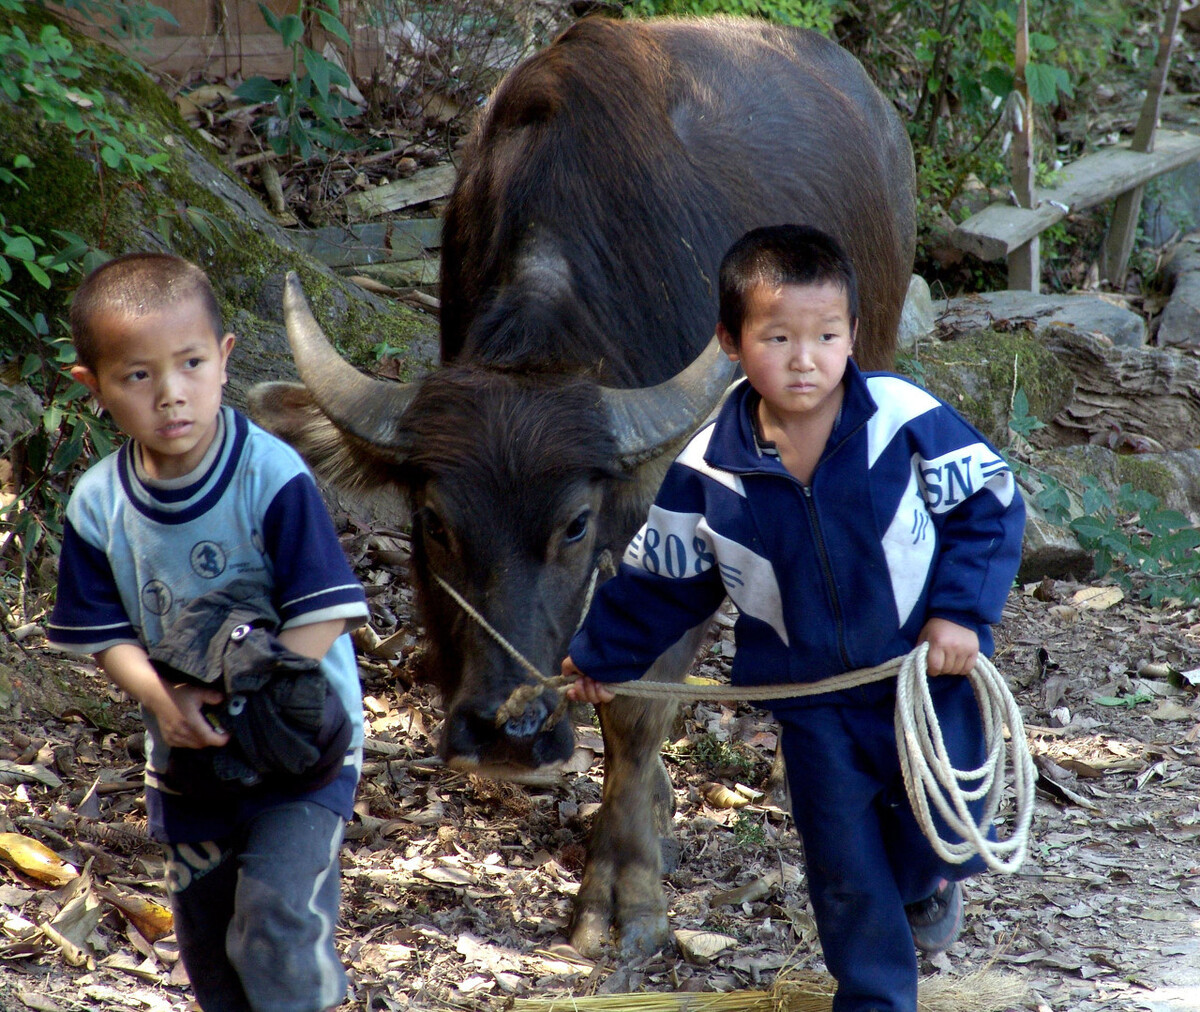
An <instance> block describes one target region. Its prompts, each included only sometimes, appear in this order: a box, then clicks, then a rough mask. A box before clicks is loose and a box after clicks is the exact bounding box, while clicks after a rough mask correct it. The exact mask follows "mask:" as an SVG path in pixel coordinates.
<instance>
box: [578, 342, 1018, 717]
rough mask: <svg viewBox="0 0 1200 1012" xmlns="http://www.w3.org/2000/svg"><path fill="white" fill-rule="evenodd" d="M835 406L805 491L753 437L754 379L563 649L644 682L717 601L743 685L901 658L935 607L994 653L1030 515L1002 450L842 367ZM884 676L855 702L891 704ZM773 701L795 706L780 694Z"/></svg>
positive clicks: (691, 457) (926, 405) (669, 479)
mask: <svg viewBox="0 0 1200 1012" xmlns="http://www.w3.org/2000/svg"><path fill="white" fill-rule="evenodd" d="M844 383H845V396H844V399H843V403H842V408H841V413H840V416H839V418H838V420H837V422H836V424H835V425H834V428H833V431H832V433H831V434H830V437H829V440H828V443H827V444H826V447H825V451H824V453H823V454H822V456H821V458H820V461H819V462H818V464H817V467H816V470H815V471H814V472H813V475H812V480H811V481H810V482H809V484H808V485H807V486H805V485H803V484H802V483H801V482H799V481H798V480H797V479H796V478H795V477H793V476H792V475H791V474H790V473H789V472H788V471H787V470H786V469H785V468H784V467H783V465H782V463H781V462H780V461H779V458H778V457H777V456H776V455H774V454H773V453H771V452H770V446H769V444H766V445H765V446H764V445H763V444H761V443H760V441H759V440H758V439H756V437H755V428H754V423H753V421H752V417H753V415H752V412H753V410H754V408H755V406H756V404H757V402H758V394H757V393H756V392H755V391H754V390H753V388H752V387H751V386H750V385H749V384H748V383H746V382H745V381H743V382H741V383H740V384H738V385H737V386H736V387H734V389H733V390H732V391H731V393H730V395H729V397H728V398H727V399H726V401H725V404H724V405H723V406H722V408H721V410H720V411H719V413H718V415H717V417H716V418H715V420H714V421H713V422H711V423H710V424H708V425H706V426H705V427H704V428H702V429H700V431H699V432H697V433H696V435H695V436H694V437H693V438H692V439H691V440H690V442H689V443H688V444H687V446H686V447H685V448H684V449H683V451H682V452H681V453H680V454H679V456H678V457H677V458H676V459H675V461H674V463H673V464H672V465H671V467H670V469H669V470H668V472H667V475H666V477H665V479H664V481H663V484H662V487H661V488H660V490H659V493H658V496H657V498H656V500H655V502H654V505H653V506H652V507H651V509H650V512H649V515H648V517H647V520H646V522H645V524H644V525H643V527H642V529H641V530H640V531H639V532H638V533H637V534H636V535H635V536H634V538H633V539H632V541H631V542H630V544H629V546H628V548H627V550H626V552H625V555H624V558H623V559H622V564H621V566H620V568H619V571H618V574H617V576H616V577H615V578H613V579H611V580H609V581H608V582H607V583H605V584H604V585H603V586H602V587H601V588H600V589H599V590H598V591H597V593H596V599H595V602H594V603H593V605H592V608H591V610H590V612H589V614H588V616H587V619H586V621H585V622H584V624H583V626H582V628H581V629H580V631H579V632H578V633H577V635H576V636H575V638H574V640H573V641H572V643H571V650H570V653H571V657H572V659H573V660H574V661H575V663H576V664H577V665H578V666H579V668H580V669H581V670H582V671H584V672H586V673H587V674H588V675H589V676H591V677H592V678H594V679H596V680H597V681H625V680H629V679H634V678H638V677H640V676H641V675H642V674H643V673H644V672H645V671H646V669H647V668H649V666H650V665H651V664H652V663H653V662H654V660H655V659H656V658H657V657H658V656H659V654H661V653H662V652H663V651H664V650H665V649H666V648H667V647H669V646H670V645H671V644H672V643H674V642H675V640H677V639H678V638H679V637H680V636H681V635H682V634H683V633H684V632H686V631H687V630H688V629H690V628H692V627H693V626H695V625H697V624H699V623H700V622H702V621H704V620H705V619H706V618H708V617H709V616H710V615H711V614H712V612H713V611H714V610H715V609H716V608H717V606H718V605H719V604H720V603H721V601H722V600H723V598H724V596H725V595H726V594H728V596H729V597H730V598H731V599H732V600H733V602H734V604H735V605H736V606H737V609H738V619H737V625H736V628H735V634H736V639H737V653H736V655H735V657H734V660H733V672H732V679H733V682H734V684H738V685H749V684H761V683H780V682H809V681H814V680H817V679H821V678H825V677H827V676H829V675H834V674H839V673H841V672H843V671H847V670H849V669H852V668H860V667H868V666H873V665H876V664H881V663H883V662H884V661H887V660H890V659H891V658H893V657H897V656H900V655H902V654H905V653H908V652H909V651H910V650H911V649H912V648H913V647H914V646H915V645H916V640H917V636H918V634H919V633H920V630H921V627H922V626H923V625H924V623H925V622H926V620H927V619H928V618H930V617H934V616H937V617H941V618H946V619H950V620H951V621H953V622H956V623H958V624H960V625H963V626H966V627H968V628H971V629H974V630H975V631H976V632H977V633H978V635H979V641H980V648H981V650H982V651H983V652H984V653H985V654H989V655H990V653H991V651H992V647H993V641H992V636H991V631H990V628H989V627H990V625H991V624H992V623H994V622H996V621H997V620H998V619H999V618H1000V615H1001V611H1002V609H1003V606H1004V601H1005V599H1006V598H1007V596H1008V592H1009V588H1010V587H1011V585H1012V582H1013V578H1014V577H1015V576H1016V572H1017V567H1018V564H1019V562H1020V555H1021V536H1022V531H1023V529H1024V517H1025V508H1024V504H1023V502H1022V501H1021V497H1020V495H1019V493H1018V492H1017V488H1016V483H1015V481H1014V480H1013V475H1012V472H1011V471H1010V470H1009V468H1008V465H1007V464H1006V463H1005V461H1004V459H1003V458H1002V457H1001V456H1000V454H999V453H998V452H997V451H996V450H995V449H994V448H993V447H991V446H990V445H989V444H988V442H987V441H986V440H985V439H984V437H983V436H981V435H980V434H979V432H977V431H976V430H975V429H974V428H972V427H971V426H970V425H969V424H968V423H967V422H966V421H964V420H963V418H962V417H961V416H960V415H959V414H958V413H957V412H956V411H954V410H953V409H952V408H951V407H950V406H949V405H947V404H946V403H945V402H943V401H941V400H939V399H938V398H936V397H934V396H933V395H932V394H930V393H928V392H927V391H925V390H924V389H922V388H921V387H919V386H917V385H916V384H915V383H912V382H911V381H909V380H907V379H905V378H903V377H901V376H896V375H892V374H889V373H862V372H860V371H859V369H858V368H857V366H856V365H855V364H854V363H853V362H849V363H848V364H847V369H846V377H845V380H844ZM891 690H892V687H891V686H890V685H889V684H888V683H882V684H877V685H873V686H866V687H864V690H862V691H860V690H845V692H844V693H840V694H838V695H837V696H830V695H822V696H817V697H802V698H797V699H795V700H793V703H794V704H797V705H805V700H806V699H807V700H811V701H813V702H814V703H816V702H819V703H828V702H831V701H836V699H838V698H839V697H842V696H845V695H847V694H849V695H850V696H852V697H853V698H859V699H864V700H865V699H870V698H881V697H882V696H883V695H886V694H887V693H889V692H890V691H891ZM779 705H787V704H786V703H781V704H779Z"/></svg>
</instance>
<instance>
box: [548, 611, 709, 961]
mask: <svg viewBox="0 0 1200 1012" xmlns="http://www.w3.org/2000/svg"><path fill="white" fill-rule="evenodd" d="M704 629H705V626H700V627H697V628H696V629H694V630H693V631H692V632H690V633H689V634H688V635H686V636H684V637H683V639H681V640H680V641H679V642H678V643H677V644H676V645H675V646H674V647H672V648H671V649H670V650H668V651H667V652H666V653H665V654H663V656H662V657H660V658H659V660H658V661H657V662H656V663H655V665H654V667H653V668H652V669H651V670H650V671H649V672H648V673H647V675H646V678H648V679H653V680H657V681H678V680H679V678H681V677H682V676H683V673H684V672H685V671H686V670H687V667H688V664H689V663H690V661H691V658H692V656H693V655H694V654H695V652H696V648H697V647H698V646H699V643H700V640H701V639H702V637H703V635H704ZM675 710H676V706H675V704H674V703H659V702H647V701H645V700H639V699H631V698H629V697H624V696H620V697H618V698H617V699H616V700H614V701H613V702H611V703H608V704H605V705H604V706H602V707H600V726H601V729H602V731H603V733H604V793H603V797H602V800H601V805H600V810H599V811H598V812H597V813H596V819H595V823H594V824H593V827H592V835H591V840H590V842H589V844H588V860H587V867H586V868H585V869H584V873H583V881H582V882H581V883H580V886H579V895H578V896H577V898H576V900H575V913H574V917H573V919H572V923H571V943H572V944H573V945H574V946H575V948H576V949H578V950H579V951H580V952H581V953H584V954H585V955H588V956H596V955H598V954H599V953H600V951H601V949H602V948H603V947H604V945H605V944H606V943H607V942H608V941H609V938H610V935H611V930H612V927H613V925H614V924H615V926H616V928H617V930H618V933H619V935H620V943H621V950H622V953H623V954H625V955H630V956H632V955H647V954H649V953H652V952H654V951H655V950H656V949H658V948H661V947H662V946H663V945H664V944H665V943H666V942H667V940H668V938H669V929H668V925H667V904H666V899H665V897H664V895H663V889H662V842H661V838H662V837H663V836H665V835H667V834H668V833H670V830H671V817H672V815H673V814H674V809H675V804H674V800H675V799H674V793H673V791H672V789H671V781H670V779H669V778H668V776H667V770H666V767H665V766H664V765H663V762H662V756H661V749H662V743H663V739H664V738H665V737H666V736H667V733H668V731H669V730H670V727H671V723H672V720H673V719H674V715H675Z"/></svg>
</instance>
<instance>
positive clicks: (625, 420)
mask: <svg viewBox="0 0 1200 1012" xmlns="http://www.w3.org/2000/svg"><path fill="white" fill-rule="evenodd" d="M736 370H737V366H736V365H735V364H734V363H733V362H731V361H730V360H729V359H728V357H726V355H725V353H724V352H723V351H722V350H721V345H720V344H719V343H718V341H717V339H716V337H715V336H714V337H713V339H712V340H711V341H710V342H709V343H708V347H706V348H705V349H704V351H702V352H701V353H700V354H699V356H698V357H697V358H696V359H695V361H693V362H692V364H691V365H689V366H688V367H687V368H685V369H684V370H683V371H681V372H679V373H676V374H675V375H674V376H672V377H671V378H670V379H669V380H666V381H664V382H662V383H659V384H658V385H657V386H652V387H640V388H637V389H629V390H625V389H620V388H615V387H604V388H603V389H602V391H601V393H602V395H603V397H604V404H605V407H606V408H607V409H608V417H609V425H610V427H611V431H612V434H613V436H614V437H615V438H616V440H617V456H618V458H619V459H620V461H621V463H622V465H623V466H625V467H633V466H635V465H637V464H639V463H641V462H642V461H644V460H649V459H650V458H652V457H656V456H658V455H659V454H660V453H662V452H664V451H665V450H666V449H667V448H668V447H669V446H670V445H671V444H672V443H675V442H678V441H679V440H681V439H683V438H684V437H685V436H687V435H689V434H690V433H692V432H694V431H695V430H696V429H698V428H699V427H700V424H701V422H703V421H704V419H705V418H707V417H708V415H709V413H710V412H711V411H712V410H713V408H715V407H716V406H717V403H718V402H719V401H720V400H721V395H722V394H724V392H725V390H726V388H727V387H728V386H729V382H730V380H732V379H733V375H734V373H735V371H736Z"/></svg>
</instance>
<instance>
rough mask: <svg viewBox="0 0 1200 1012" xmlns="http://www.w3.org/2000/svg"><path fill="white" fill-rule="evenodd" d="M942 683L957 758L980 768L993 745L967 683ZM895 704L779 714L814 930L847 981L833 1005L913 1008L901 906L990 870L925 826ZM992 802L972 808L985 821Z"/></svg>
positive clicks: (912, 957) (945, 724) (843, 1011)
mask: <svg viewBox="0 0 1200 1012" xmlns="http://www.w3.org/2000/svg"><path fill="white" fill-rule="evenodd" d="M933 682H934V683H935V684H934V692H935V700H936V702H935V706H936V709H937V713H938V717H939V721H940V723H941V726H942V732H943V734H944V735H945V740H946V747H947V750H948V751H949V754H950V757H951V759H952V761H953V763H954V766H955V767H956V768H957V769H975V768H977V767H978V766H980V765H981V764H982V763H983V761H984V760H985V759H986V752H985V751H984V743H983V730H982V724H981V721H980V717H979V708H978V705H977V703H976V702H975V694H974V692H973V690H972V688H971V685H970V682H969V681H968V680H967V679H966V678H958V677H956V676H943V677H941V678H938V679H935V680H933ZM943 682H944V683H945V684H943V685H939V684H936V683H943ZM894 709H895V701H894V699H893V698H889V699H887V700H885V701H884V702H882V703H878V704H871V705H862V706H846V705H837V706H811V707H795V708H789V709H781V710H780V711H779V712H777V713H776V716H777V717H778V718H779V720H780V722H781V724H782V726H783V753H784V760H785V762H786V763H787V776H788V787H789V789H790V791H791V796H792V812H793V815H794V816H795V819H796V828H797V830H798V831H799V833H800V837H801V839H802V840H803V841H804V860H805V866H806V870H807V873H808V889H809V897H810V899H811V900H812V905H813V912H814V915H815V917H816V922H817V933H818V935H819V936H820V939H821V948H822V950H823V953H824V956H825V965H826V966H827V967H828V968H829V972H830V973H831V974H833V976H834V977H835V978H836V979H837V982H838V989H837V995H836V997H835V998H834V1001H833V1012H916V1009H917V958H916V950H915V949H914V947H913V940H912V932H911V930H910V928H909V925H908V919H907V917H906V916H905V912H904V906H905V904H906V903H913V902H915V901H917V900H921V899H924V898H926V897H927V896H930V895H931V894H932V893H933V892H934V890H935V889H936V887H937V884H938V880H939V879H943V878H945V879H951V880H957V879H962V878H966V877H967V876H968V875H973V874H975V873H976V872H979V871H982V870H983V868H984V867H985V865H984V863H983V861H982V859H981V858H978V857H974V858H972V859H971V860H970V861H968V862H967V863H965V864H960V865H954V864H949V863H947V862H945V861H943V860H942V859H941V858H939V857H938V856H937V854H935V853H934V851H933V848H932V846H931V845H930V844H929V842H928V840H926V838H925V837H924V835H923V834H922V833H921V830H920V829H919V828H918V826H917V823H916V819H915V818H914V816H913V812H912V808H911V806H910V805H909V802H908V798H907V796H906V794H905V791H904V781H903V778H902V775H901V773H900V765H899V759H898V754H897V751H896V735H895V730H894V725H893V720H894ZM964 786H965V787H970V786H973V785H970V784H967V785H964ZM983 804H984V802H983V801H982V800H981V801H979V802H976V803H973V805H972V806H971V807H972V811H973V813H974V815H975V818H976V819H978V818H979V815H980V813H981V811H982V807H983ZM935 814H936V813H935ZM938 821H939V822H940V818H939V820H938ZM939 828H940V829H941V832H942V835H943V837H944V838H946V839H956V838H955V837H950V836H948V835H947V831H946V828H945V827H944V826H940V827H939Z"/></svg>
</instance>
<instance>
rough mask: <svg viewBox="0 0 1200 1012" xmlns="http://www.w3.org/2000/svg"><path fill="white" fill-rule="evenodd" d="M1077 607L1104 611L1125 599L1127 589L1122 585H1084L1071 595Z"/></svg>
mask: <svg viewBox="0 0 1200 1012" xmlns="http://www.w3.org/2000/svg"><path fill="white" fill-rule="evenodd" d="M1071 600H1072V602H1074V604H1075V607H1077V608H1087V609H1090V610H1091V611H1104V610H1105V609H1106V608H1111V607H1112V606H1113V605H1114V604H1120V603H1121V602H1122V601H1124V600H1125V591H1123V590H1122V589H1121V588H1120V587H1084V588H1083V589H1082V590H1077V591H1076V592H1075V593H1074V594H1073V595H1072V596H1071Z"/></svg>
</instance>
